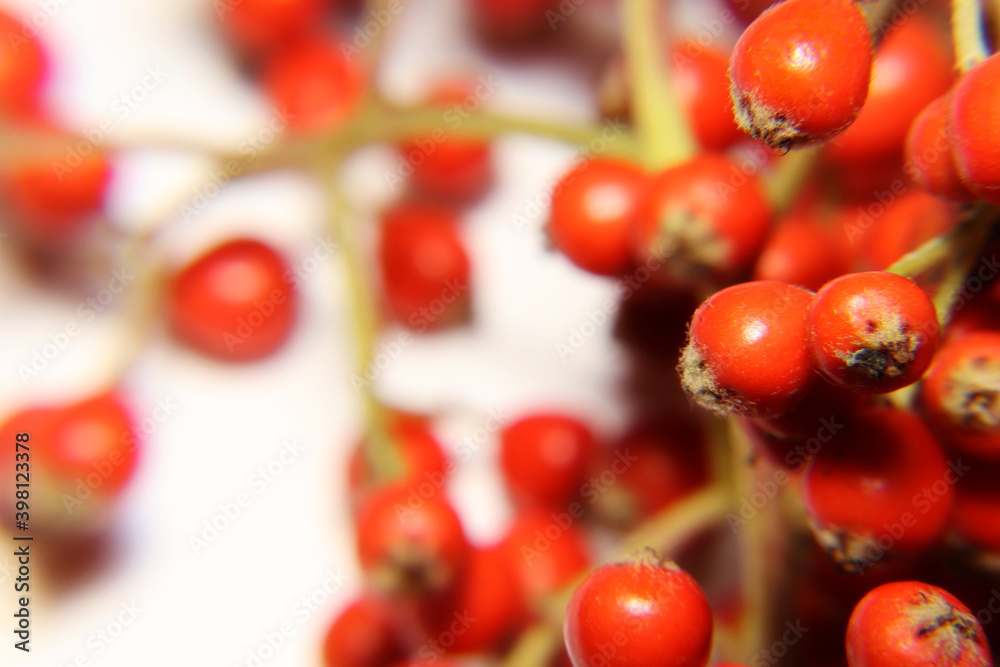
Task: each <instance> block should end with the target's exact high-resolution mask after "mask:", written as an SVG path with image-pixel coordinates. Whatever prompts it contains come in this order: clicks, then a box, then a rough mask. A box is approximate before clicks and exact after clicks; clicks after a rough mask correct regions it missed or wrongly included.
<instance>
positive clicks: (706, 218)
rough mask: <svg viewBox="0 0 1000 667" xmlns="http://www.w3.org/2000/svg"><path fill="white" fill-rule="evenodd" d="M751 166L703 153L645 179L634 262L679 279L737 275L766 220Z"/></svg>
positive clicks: (754, 249)
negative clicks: (646, 180) (647, 180)
mask: <svg viewBox="0 0 1000 667" xmlns="http://www.w3.org/2000/svg"><path fill="white" fill-rule="evenodd" d="M758 167H759V165H756V164H755V163H753V169H748V168H747V167H746V166H745V163H744V164H743V165H737V164H736V163H735V162H733V161H732V160H730V159H729V158H727V157H724V156H722V155H713V154H708V153H706V154H702V155H700V156H698V157H696V158H694V159H693V160H690V161H688V162H685V163H684V164H681V165H679V166H676V167H672V168H670V169H667V170H665V171H663V172H661V173H659V174H657V175H655V176H653V177H652V178H651V179H650V180H649V182H648V184H647V185H646V187H645V188H644V191H643V193H642V194H640V197H639V202H638V205H637V208H636V212H635V222H634V225H635V226H634V229H633V235H632V239H633V252H634V253H635V259H636V261H637V262H638V263H640V264H644V265H646V266H647V267H648V268H650V269H655V270H658V271H659V272H660V273H661V274H662V275H663V276H664V277H666V278H667V279H668V280H672V281H675V282H677V283H681V284H693V283H698V282H699V281H704V280H706V279H707V280H713V279H718V280H727V279H731V278H733V277H734V276H736V275H739V274H740V273H741V272H743V271H744V270H745V269H746V268H747V267H748V266H749V265H750V264H751V262H753V260H754V258H755V257H756V256H757V253H758V252H759V251H760V248H761V246H762V245H763V243H764V238H765V236H766V235H767V231H768V225H769V224H770V221H771V207H770V205H769V204H768V202H767V199H766V198H765V197H764V192H763V189H762V187H761V182H760V179H759V177H758V176H757V174H756V170H757V169H758Z"/></svg>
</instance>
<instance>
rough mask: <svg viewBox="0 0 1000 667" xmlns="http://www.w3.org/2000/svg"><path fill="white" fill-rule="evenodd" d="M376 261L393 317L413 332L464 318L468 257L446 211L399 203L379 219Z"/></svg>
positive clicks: (455, 219)
mask: <svg viewBox="0 0 1000 667" xmlns="http://www.w3.org/2000/svg"><path fill="white" fill-rule="evenodd" d="M380 232H381V235H380V237H379V241H378V262H379V270H380V272H381V275H382V287H383V289H384V290H385V296H386V301H387V302H388V305H389V309H390V311H391V312H392V314H393V316H394V317H395V318H396V319H397V320H398V321H399V323H400V324H402V325H404V326H406V327H409V328H411V329H415V330H417V331H427V330H433V329H441V328H444V327H447V326H448V325H451V324H455V323H457V322H460V321H462V320H463V319H465V318H466V317H467V316H468V312H469V306H470V300H471V295H470V291H469V281H470V277H471V276H470V274H471V267H470V262H469V255H468V253H467V252H466V249H465V244H464V243H463V241H462V238H461V235H460V234H459V228H458V217H457V216H456V215H455V213H454V212H453V211H451V210H449V209H445V208H439V207H435V206H429V205H424V204H412V203H409V204H400V205H399V206H396V207H395V208H392V209H390V210H388V211H386V212H385V213H384V214H383V215H382V225H381V228H380Z"/></svg>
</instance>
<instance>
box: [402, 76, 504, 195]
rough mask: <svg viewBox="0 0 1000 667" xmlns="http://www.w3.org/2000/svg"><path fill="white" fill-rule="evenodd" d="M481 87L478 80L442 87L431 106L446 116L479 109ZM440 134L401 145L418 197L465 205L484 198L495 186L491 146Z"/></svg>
mask: <svg viewBox="0 0 1000 667" xmlns="http://www.w3.org/2000/svg"><path fill="white" fill-rule="evenodd" d="M478 85H479V84H478V82H477V81H475V80H472V81H469V80H465V79H458V80H455V81H445V82H442V83H439V84H437V86H436V87H435V89H434V94H433V95H432V96H431V103H432V104H434V105H436V106H440V107H441V109H442V114H443V115H445V116H448V114H451V113H454V111H453V110H452V109H453V108H456V107H454V105H458V107H457V108H465V107H466V106H470V105H472V104H473V103H475V104H476V105H477V106H478V105H479V104H480V103H481V100H480V96H481V94H482V92H481V90H480V89H479V88H478ZM477 91H479V92H478V93H477ZM449 107H451V108H449ZM463 113H464V112H463ZM438 132H440V130H439V131H438ZM438 132H434V133H432V134H431V135H430V136H427V137H420V138H417V139H414V140H413V141H408V142H405V143H403V144H401V145H400V147H399V151H400V153H401V155H402V157H403V158H404V159H405V160H406V163H407V164H409V166H410V167H411V168H412V173H411V174H410V177H409V182H410V184H411V185H412V186H413V188H414V189H415V190H416V191H417V192H418V193H420V194H423V195H427V196H429V197H431V198H436V199H441V200H444V201H451V202H459V203H465V202H471V201H473V200H475V199H477V198H478V197H480V196H482V194H483V193H485V192H486V190H487V189H488V188H489V187H490V185H491V184H492V182H493V150H492V148H491V146H490V144H489V142H486V141H481V140H478V139H463V138H461V137H454V136H447V135H444V136H442V135H440V134H438Z"/></svg>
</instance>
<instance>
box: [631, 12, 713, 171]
mask: <svg viewBox="0 0 1000 667" xmlns="http://www.w3.org/2000/svg"><path fill="white" fill-rule="evenodd" d="M657 5H658V3H657V2H655V0H625V1H624V2H623V3H622V7H623V10H624V20H623V28H624V34H623V38H622V43H623V44H624V45H625V63H626V67H627V69H628V79H629V90H630V91H631V96H632V116H633V118H634V122H635V127H636V133H637V134H638V135H639V139H640V146H641V154H640V156H639V157H640V158H641V159H642V162H643V163H644V164H645V166H646V167H647V168H649V169H651V170H659V169H664V168H666V167H670V166H672V165H675V164H678V163H681V162H684V161H685V160H689V159H691V158H692V157H693V156H694V155H695V154H696V152H697V146H696V144H695V140H694V136H693V135H692V133H691V128H690V127H689V125H688V121H687V116H686V115H685V113H684V109H683V107H682V106H681V103H680V98H679V96H678V95H677V94H676V92H675V91H674V89H673V85H672V78H673V77H672V73H671V69H670V67H669V66H668V65H667V63H666V57H665V55H666V54H665V52H664V48H663V42H662V41H661V40H660V39H659V37H660V34H661V31H660V28H661V26H662V23H661V21H660V16H659V15H658V13H657Z"/></svg>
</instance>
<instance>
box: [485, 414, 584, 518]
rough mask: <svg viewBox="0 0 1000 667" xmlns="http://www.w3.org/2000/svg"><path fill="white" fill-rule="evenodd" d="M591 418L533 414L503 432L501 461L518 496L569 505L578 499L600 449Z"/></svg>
mask: <svg viewBox="0 0 1000 667" xmlns="http://www.w3.org/2000/svg"><path fill="white" fill-rule="evenodd" d="M597 447H598V445H597V440H596V438H595V437H594V434H593V432H592V431H591V430H590V427H588V426H587V425H586V424H585V423H583V422H582V421H580V420H579V419H577V418H575V417H571V416H568V415H561V414H551V413H538V414H532V415H528V416H525V417H522V418H521V419H518V420H517V421H515V422H513V423H511V424H509V425H507V426H506V427H505V428H504V429H503V431H501V433H500V466H501V469H502V470H503V475H504V479H505V480H506V482H507V485H508V487H509V489H510V491H511V494H512V495H513V496H514V499H515V501H516V502H518V503H519V504H521V505H524V506H527V507H540V508H552V509H555V510H559V511H565V510H566V508H567V506H568V505H569V504H570V503H572V502H574V501H575V500H577V499H578V497H579V496H580V494H581V487H582V486H583V484H584V482H585V481H586V480H585V475H586V473H587V470H588V466H589V465H590V461H591V460H592V458H593V456H594V455H595V454H596V452H597Z"/></svg>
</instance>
